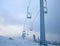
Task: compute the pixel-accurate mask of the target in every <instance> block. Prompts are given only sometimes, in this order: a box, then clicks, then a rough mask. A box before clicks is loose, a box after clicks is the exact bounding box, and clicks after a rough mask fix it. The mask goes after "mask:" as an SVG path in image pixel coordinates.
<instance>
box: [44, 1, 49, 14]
mask: <svg viewBox="0 0 60 46" xmlns="http://www.w3.org/2000/svg"><path fill="white" fill-rule="evenodd" d="M47 10H48V9H47V1H46V0H44V13H45V14H47Z"/></svg>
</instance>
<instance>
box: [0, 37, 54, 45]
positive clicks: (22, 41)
mask: <svg viewBox="0 0 60 46" xmlns="http://www.w3.org/2000/svg"><path fill="white" fill-rule="evenodd" d="M0 46H43V45H39V43H35V42H33V41H30V40H27V39H22V38H19V39H16V38H13V39H9V37H5V36H0ZM48 46H54V45H48Z"/></svg>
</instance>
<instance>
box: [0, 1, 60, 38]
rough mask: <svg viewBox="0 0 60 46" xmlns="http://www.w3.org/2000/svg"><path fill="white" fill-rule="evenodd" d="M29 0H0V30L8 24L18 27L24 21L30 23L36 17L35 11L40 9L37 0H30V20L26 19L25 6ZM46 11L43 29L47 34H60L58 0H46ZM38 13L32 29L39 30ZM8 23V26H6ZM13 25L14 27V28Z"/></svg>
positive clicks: (59, 6)
mask: <svg viewBox="0 0 60 46" xmlns="http://www.w3.org/2000/svg"><path fill="white" fill-rule="evenodd" d="M29 1H30V0H0V26H2V28H1V27H0V31H1V30H2V29H5V26H6V28H7V27H9V28H10V26H13V27H15V26H16V25H17V26H16V27H17V28H19V27H18V26H20V27H21V26H22V27H23V25H24V23H27V24H28V27H29V25H31V22H32V21H33V19H34V18H35V17H36V14H37V12H38V11H39V9H40V4H39V0H31V3H30V8H29V11H30V12H31V14H32V19H31V20H29V21H28V20H26V21H28V22H25V19H26V14H27V6H28V4H29ZM47 8H48V13H47V14H45V31H46V33H47V34H52V35H54V34H55V35H57V36H58V38H60V37H59V35H60V0H58V1H57V0H47ZM39 19H40V14H39V13H38V14H37V17H36V18H35V20H34V23H33V26H32V27H33V30H34V31H37V32H39V30H40V27H39V26H40V20H39ZM7 25H9V26H7ZM16 27H15V28H16Z"/></svg>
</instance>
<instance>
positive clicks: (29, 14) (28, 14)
mask: <svg viewBox="0 0 60 46" xmlns="http://www.w3.org/2000/svg"><path fill="white" fill-rule="evenodd" d="M30 3H31V0H30V1H29V4H28V6H27V15H26V16H27V18H25V20H24V25H23V31H25V24H26V21H27V19H31V13H30V12H29V8H30Z"/></svg>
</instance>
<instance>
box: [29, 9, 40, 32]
mask: <svg viewBox="0 0 60 46" xmlns="http://www.w3.org/2000/svg"><path fill="white" fill-rule="evenodd" d="M39 12H40V10H39V11H38V12H37V13H36V16H35V17H34V19H33V21H32V23H31V29H30V31H32V30H33V24H34V22H35V21H36V19H37V17H38V14H39Z"/></svg>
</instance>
